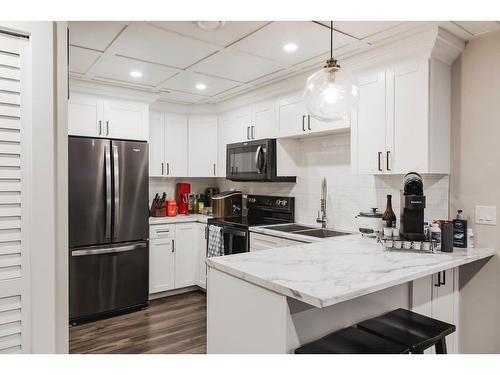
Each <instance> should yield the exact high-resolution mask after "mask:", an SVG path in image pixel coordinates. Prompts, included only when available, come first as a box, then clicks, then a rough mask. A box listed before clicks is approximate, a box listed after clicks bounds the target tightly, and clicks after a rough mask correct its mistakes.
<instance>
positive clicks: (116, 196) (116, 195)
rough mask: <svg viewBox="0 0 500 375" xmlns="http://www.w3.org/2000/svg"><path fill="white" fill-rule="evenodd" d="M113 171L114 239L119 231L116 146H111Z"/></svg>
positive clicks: (118, 185) (118, 171)
mask: <svg viewBox="0 0 500 375" xmlns="http://www.w3.org/2000/svg"><path fill="white" fill-rule="evenodd" d="M113 171H114V176H113V177H114V180H115V212H114V214H115V220H114V228H113V229H114V230H113V235H114V239H117V238H118V232H119V231H120V165H119V160H118V146H113Z"/></svg>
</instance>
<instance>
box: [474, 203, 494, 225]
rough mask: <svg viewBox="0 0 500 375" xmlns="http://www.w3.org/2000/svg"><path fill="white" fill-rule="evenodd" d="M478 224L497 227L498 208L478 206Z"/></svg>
mask: <svg viewBox="0 0 500 375" xmlns="http://www.w3.org/2000/svg"><path fill="white" fill-rule="evenodd" d="M476 224H486V225H497V207H496V206H476Z"/></svg>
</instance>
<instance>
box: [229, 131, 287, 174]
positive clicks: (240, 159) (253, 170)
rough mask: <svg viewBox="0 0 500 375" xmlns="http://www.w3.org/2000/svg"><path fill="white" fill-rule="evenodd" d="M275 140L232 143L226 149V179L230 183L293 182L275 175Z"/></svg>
mask: <svg viewBox="0 0 500 375" xmlns="http://www.w3.org/2000/svg"><path fill="white" fill-rule="evenodd" d="M277 173H278V171H277V148H276V139H271V138H269V139H260V140H257V141H250V142H241V143H232V144H229V145H227V148H226V178H227V179H228V180H232V181H262V182H265V181H266V182H273V181H274V182H295V181H296V178H295V177H294V176H278V175H277Z"/></svg>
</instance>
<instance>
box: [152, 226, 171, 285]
mask: <svg viewBox="0 0 500 375" xmlns="http://www.w3.org/2000/svg"><path fill="white" fill-rule="evenodd" d="M174 241H175V227H174V226H173V225H155V226H152V227H151V230H150V243H149V293H150V294H153V293H158V292H164V291H167V290H170V289H174V287H175V285H174V275H175V254H174V246H175V244H174Z"/></svg>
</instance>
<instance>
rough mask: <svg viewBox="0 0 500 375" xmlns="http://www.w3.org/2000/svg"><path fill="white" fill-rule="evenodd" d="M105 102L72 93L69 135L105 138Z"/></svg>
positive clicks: (69, 111) (69, 104)
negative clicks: (103, 116) (103, 112)
mask: <svg viewBox="0 0 500 375" xmlns="http://www.w3.org/2000/svg"><path fill="white" fill-rule="evenodd" d="M102 111H103V102H102V100H99V99H98V98H96V97H93V96H90V95H84V94H78V93H72V94H71V98H70V100H69V102H68V134H69V135H81V136H86V137H104V136H105V129H104V123H103V118H102Z"/></svg>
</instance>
